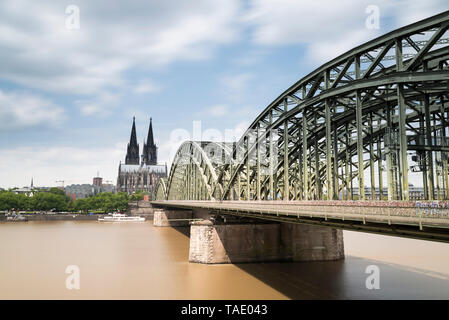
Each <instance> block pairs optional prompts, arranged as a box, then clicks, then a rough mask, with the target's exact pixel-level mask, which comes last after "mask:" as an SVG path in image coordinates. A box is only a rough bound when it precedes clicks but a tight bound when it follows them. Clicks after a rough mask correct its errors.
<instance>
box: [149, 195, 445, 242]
mask: <svg viewBox="0 0 449 320" xmlns="http://www.w3.org/2000/svg"><path fill="white" fill-rule="evenodd" d="M152 204H153V205H156V206H162V207H172V208H180V209H181V208H182V209H195V208H197V209H207V210H209V211H211V212H214V213H217V214H229V215H234V216H240V217H247V218H256V219H264V220H272V221H278V222H290V223H304V224H311V225H321V226H327V227H334V228H340V229H346V230H355V231H364V232H372V233H380V234H386V235H395V236H403V237H411V238H418V239H423V240H434V241H443V242H449V208H448V207H447V206H446V203H440V204H436V203H419V202H412V201H408V202H402V201H288V202H286V201H222V202H218V201H175V200H169V201H153V202H152Z"/></svg>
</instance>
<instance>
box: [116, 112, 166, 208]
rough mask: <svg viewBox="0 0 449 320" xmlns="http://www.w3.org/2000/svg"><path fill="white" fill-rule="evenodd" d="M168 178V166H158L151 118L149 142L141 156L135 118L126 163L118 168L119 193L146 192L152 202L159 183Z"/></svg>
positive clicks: (144, 146)
mask: <svg viewBox="0 0 449 320" xmlns="http://www.w3.org/2000/svg"><path fill="white" fill-rule="evenodd" d="M161 178H167V165H166V164H165V165H158V164H157V146H156V144H155V143H154V138H153V124H152V119H151V118H150V127H149V129H148V136H147V141H146V143H145V141H144V143H143V150H142V155H141V156H139V144H138V143H137V134H136V118H135V117H134V118H133V126H132V128H131V138H130V141H129V143H128V147H127V151H126V157H125V163H124V164H123V163H122V162H120V165H119V167H118V177H117V191H118V192H126V193H128V194H133V193H135V192H136V191H140V190H141V191H146V192H148V193H149V194H150V200H152V199H154V198H155V195H156V191H157V190H156V186H157V182H158V180H159V179H161Z"/></svg>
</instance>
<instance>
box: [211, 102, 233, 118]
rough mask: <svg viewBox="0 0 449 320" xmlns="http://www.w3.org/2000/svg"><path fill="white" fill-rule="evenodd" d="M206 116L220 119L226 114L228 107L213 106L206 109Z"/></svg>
mask: <svg viewBox="0 0 449 320" xmlns="http://www.w3.org/2000/svg"><path fill="white" fill-rule="evenodd" d="M206 110H207V114H208V115H209V116H212V117H222V116H224V115H226V114H227V113H228V106H226V105H222V104H219V105H215V106H211V107H209V108H207V109H206Z"/></svg>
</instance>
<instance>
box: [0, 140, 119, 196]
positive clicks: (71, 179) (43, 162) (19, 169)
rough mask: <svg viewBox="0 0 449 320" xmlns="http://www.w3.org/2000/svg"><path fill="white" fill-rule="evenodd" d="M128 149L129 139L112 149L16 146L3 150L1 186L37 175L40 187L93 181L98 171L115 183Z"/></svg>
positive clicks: (19, 184)
mask: <svg viewBox="0 0 449 320" xmlns="http://www.w3.org/2000/svg"><path fill="white" fill-rule="evenodd" d="M125 152H126V142H120V143H117V144H116V145H115V146H113V147H111V148H93V149H87V148H78V147H17V148H10V149H1V150H0V153H1V154H2V156H1V157H0V187H3V188H8V187H13V186H24V185H29V183H30V180H31V178H32V177H33V178H34V181H35V185H37V186H55V185H56V183H55V181H58V180H64V181H65V184H66V185H67V184H78V183H92V178H93V177H94V175H95V174H96V172H97V170H100V173H101V175H102V176H103V177H104V179H105V180H111V181H113V183H114V184H115V183H116V179H117V170H118V164H119V162H120V160H123V159H124V157H125Z"/></svg>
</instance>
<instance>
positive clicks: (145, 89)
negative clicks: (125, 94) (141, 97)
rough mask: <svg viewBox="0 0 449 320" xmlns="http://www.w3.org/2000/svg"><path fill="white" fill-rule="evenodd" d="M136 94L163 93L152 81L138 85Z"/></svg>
mask: <svg viewBox="0 0 449 320" xmlns="http://www.w3.org/2000/svg"><path fill="white" fill-rule="evenodd" d="M133 91H134V93H137V94H143V93H154V92H159V91H161V88H160V87H159V86H158V85H156V84H154V83H153V82H152V81H148V80H147V81H143V82H140V83H139V84H137V85H136V86H135V87H134V90H133Z"/></svg>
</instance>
